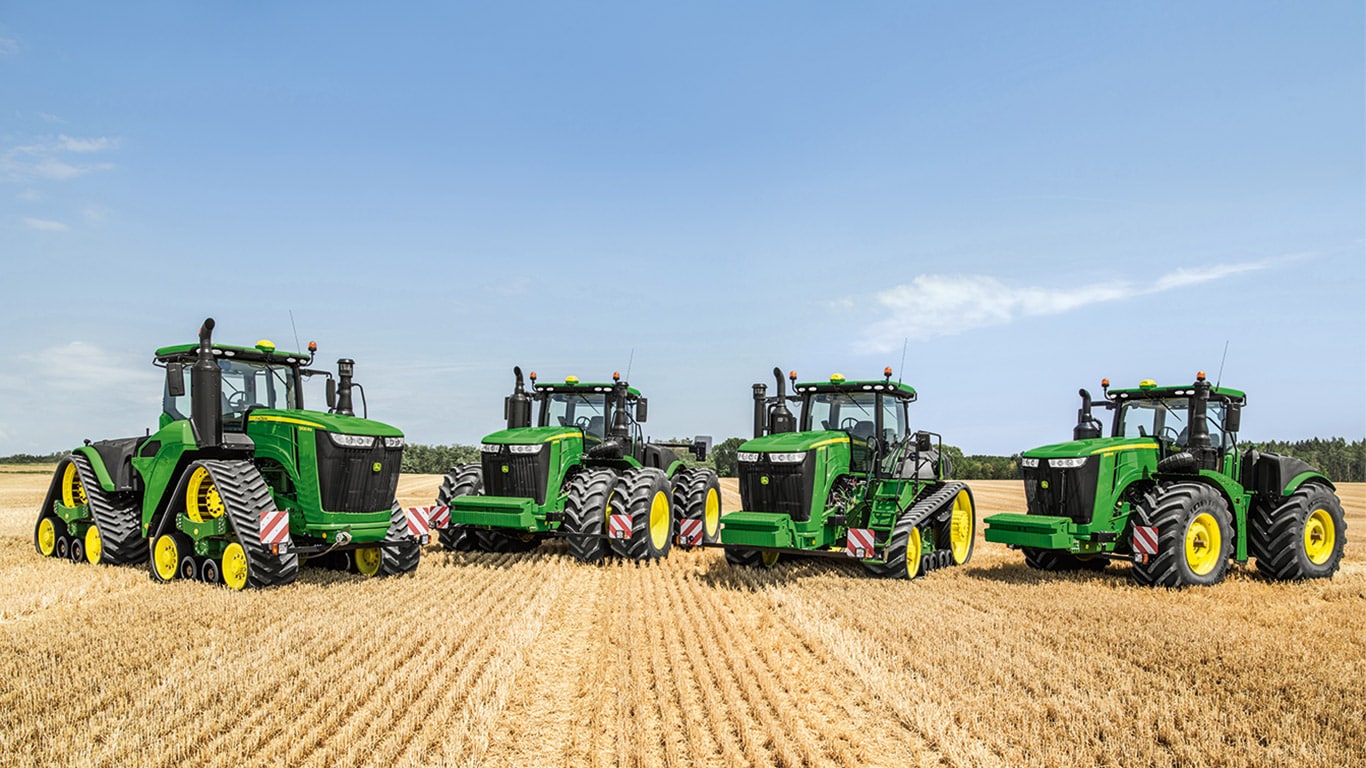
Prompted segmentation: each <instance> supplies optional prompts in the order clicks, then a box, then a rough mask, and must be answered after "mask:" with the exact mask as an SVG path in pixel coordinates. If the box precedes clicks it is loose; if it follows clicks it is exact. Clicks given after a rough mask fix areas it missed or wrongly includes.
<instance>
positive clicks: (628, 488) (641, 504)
mask: <svg viewBox="0 0 1366 768" xmlns="http://www.w3.org/2000/svg"><path fill="white" fill-rule="evenodd" d="M621 482H622V485H623V486H624V487H625V496H626V514H628V515H630V516H631V538H629V539H612V540H611V543H612V551H613V552H616V553H617V554H618V555H621V556H622V557H627V558H630V559H632V560H656V559H658V558H661V557H667V556H668V554H669V548H670V547H672V546H673V539H674V514H673V504H672V503H671V501H670V497H671V496H673V485H672V484H671V483H670V482H669V478H668V476H667V475H665V474H664V471H663V470H661V469H656V468H654V467H640V468H637V469H631V470H628V471H627V472H625V473H624V474H623V475H622V478H621Z"/></svg>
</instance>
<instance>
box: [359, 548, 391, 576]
mask: <svg viewBox="0 0 1366 768" xmlns="http://www.w3.org/2000/svg"><path fill="white" fill-rule="evenodd" d="M383 557H384V555H383V554H382V553H381V552H380V551H379V547H365V548H363V549H358V550H356V551H355V558H356V570H358V571H360V572H361V573H362V574H363V575H365V576H374V575H375V574H377V573H379V562H380V560H381V559H383Z"/></svg>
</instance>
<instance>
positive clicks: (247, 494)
mask: <svg viewBox="0 0 1366 768" xmlns="http://www.w3.org/2000/svg"><path fill="white" fill-rule="evenodd" d="M196 466H202V467H204V468H205V469H207V470H208V471H209V477H210V478H212V479H213V484H214V486H215V487H216V488H217V489H218V495H219V496H221V497H222V498H223V506H224V508H226V509H227V512H228V520H229V521H230V522H231V523H232V528H233V532H234V533H235V534H237V542H238V543H239V544H241V545H242V549H244V550H246V553H247V586H248V587H252V588H261V587H276V586H280V585H282V584H288V583H290V582H292V581H294V578H295V577H296V576H297V575H298V573H299V556H298V555H296V554H294V553H293V552H290V553H288V554H284V555H273V554H271V553H270V550H269V549H267V548H266V547H265V545H263V544H262V543H261V512H262V511H264V510H269V509H274V508H275V500H274V499H273V498H272V497H271V495H270V487H269V486H267V485H266V481H265V478H263V477H261V473H260V472H259V471H257V469H256V466H255V465H254V464H252V463H251V462H249V461H225V460H222V459H209V460H205V461H198V462H195V463H194V464H191V465H190V466H189V468H188V469H186V470H185V477H186V478H188V477H189V476H190V473H191V472H193V471H194V468H195V467H196Z"/></svg>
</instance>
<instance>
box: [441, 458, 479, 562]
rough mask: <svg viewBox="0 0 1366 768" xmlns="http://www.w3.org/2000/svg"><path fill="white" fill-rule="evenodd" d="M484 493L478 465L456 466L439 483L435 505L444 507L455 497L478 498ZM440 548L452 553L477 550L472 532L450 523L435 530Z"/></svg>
mask: <svg viewBox="0 0 1366 768" xmlns="http://www.w3.org/2000/svg"><path fill="white" fill-rule="evenodd" d="M483 492H484V470H483V468H481V467H480V466H479V465H478V464H457V465H456V466H455V467H453V468H452V469H451V471H450V473H449V474H447V475H446V478H445V479H444V480H442V481H441V490H439V491H437V494H436V505H437V506H438V507H441V506H445V505H446V504H448V503H450V500H451V499H454V498H455V497H457V496H478V495H480V494H482V493H483ZM437 538H438V539H440V540H441V546H443V547H445V548H446V549H449V550H451V551H453V552H470V551H472V550H475V549H478V548H479V542H478V540H477V539H476V538H475V536H474V535H473V531H472V530H471V529H470V528H469V527H468V526H464V525H457V524H455V523H450V524H449V525H447V526H446V527H445V528H440V529H438V530H437Z"/></svg>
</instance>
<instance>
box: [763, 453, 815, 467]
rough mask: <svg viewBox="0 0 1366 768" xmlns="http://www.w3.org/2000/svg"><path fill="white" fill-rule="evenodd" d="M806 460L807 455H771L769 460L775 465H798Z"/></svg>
mask: <svg viewBox="0 0 1366 768" xmlns="http://www.w3.org/2000/svg"><path fill="white" fill-rule="evenodd" d="M805 458H806V453H805V452H802V453H770V454H769V455H768V460H769V461H771V462H773V463H774V464H796V463H797V462H799V461H801V460H802V459H805Z"/></svg>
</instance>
